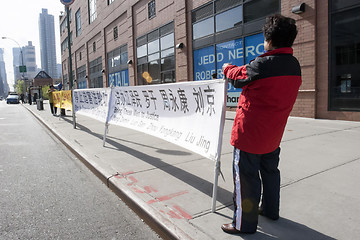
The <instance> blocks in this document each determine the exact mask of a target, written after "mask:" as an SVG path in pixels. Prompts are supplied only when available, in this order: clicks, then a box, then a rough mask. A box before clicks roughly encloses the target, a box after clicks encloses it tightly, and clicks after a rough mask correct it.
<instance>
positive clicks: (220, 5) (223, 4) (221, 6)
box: [215, 0, 242, 13]
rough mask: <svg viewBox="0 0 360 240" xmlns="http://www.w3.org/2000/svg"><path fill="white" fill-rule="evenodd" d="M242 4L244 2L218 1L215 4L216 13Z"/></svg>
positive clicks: (235, 0) (239, 0)
mask: <svg viewBox="0 0 360 240" xmlns="http://www.w3.org/2000/svg"><path fill="white" fill-rule="evenodd" d="M240 3H242V0H217V1H216V2H215V12H216V13H218V12H221V11H222V10H225V9H228V8H231V7H232V6H235V5H239V4H240Z"/></svg>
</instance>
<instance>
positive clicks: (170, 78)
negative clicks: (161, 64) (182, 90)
mask: <svg viewBox="0 0 360 240" xmlns="http://www.w3.org/2000/svg"><path fill="white" fill-rule="evenodd" d="M161 79H162V81H163V82H164V83H172V82H175V71H169V72H165V73H162V74H161Z"/></svg>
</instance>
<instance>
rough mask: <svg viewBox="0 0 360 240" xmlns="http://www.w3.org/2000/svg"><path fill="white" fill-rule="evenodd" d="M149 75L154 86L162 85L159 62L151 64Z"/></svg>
mask: <svg viewBox="0 0 360 240" xmlns="http://www.w3.org/2000/svg"><path fill="white" fill-rule="evenodd" d="M149 75H150V77H151V79H152V81H151V83H152V84H158V83H160V63H159V60H156V61H152V62H149Z"/></svg>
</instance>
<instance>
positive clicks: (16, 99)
mask: <svg viewBox="0 0 360 240" xmlns="http://www.w3.org/2000/svg"><path fill="white" fill-rule="evenodd" d="M19 102H20V101H19V96H18V95H9V96H8V97H7V98H6V103H7V104H9V103H16V104H18V103H19Z"/></svg>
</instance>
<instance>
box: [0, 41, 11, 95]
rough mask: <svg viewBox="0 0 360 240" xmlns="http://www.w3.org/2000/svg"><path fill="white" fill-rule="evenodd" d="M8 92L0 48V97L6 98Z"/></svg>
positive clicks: (0, 49) (1, 49) (2, 52)
mask: <svg viewBox="0 0 360 240" xmlns="http://www.w3.org/2000/svg"><path fill="white" fill-rule="evenodd" d="M8 92H9V85H8V83H7V76H6V68H5V61H4V49H3V48H0V96H1V97H6V96H7V93H8Z"/></svg>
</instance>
